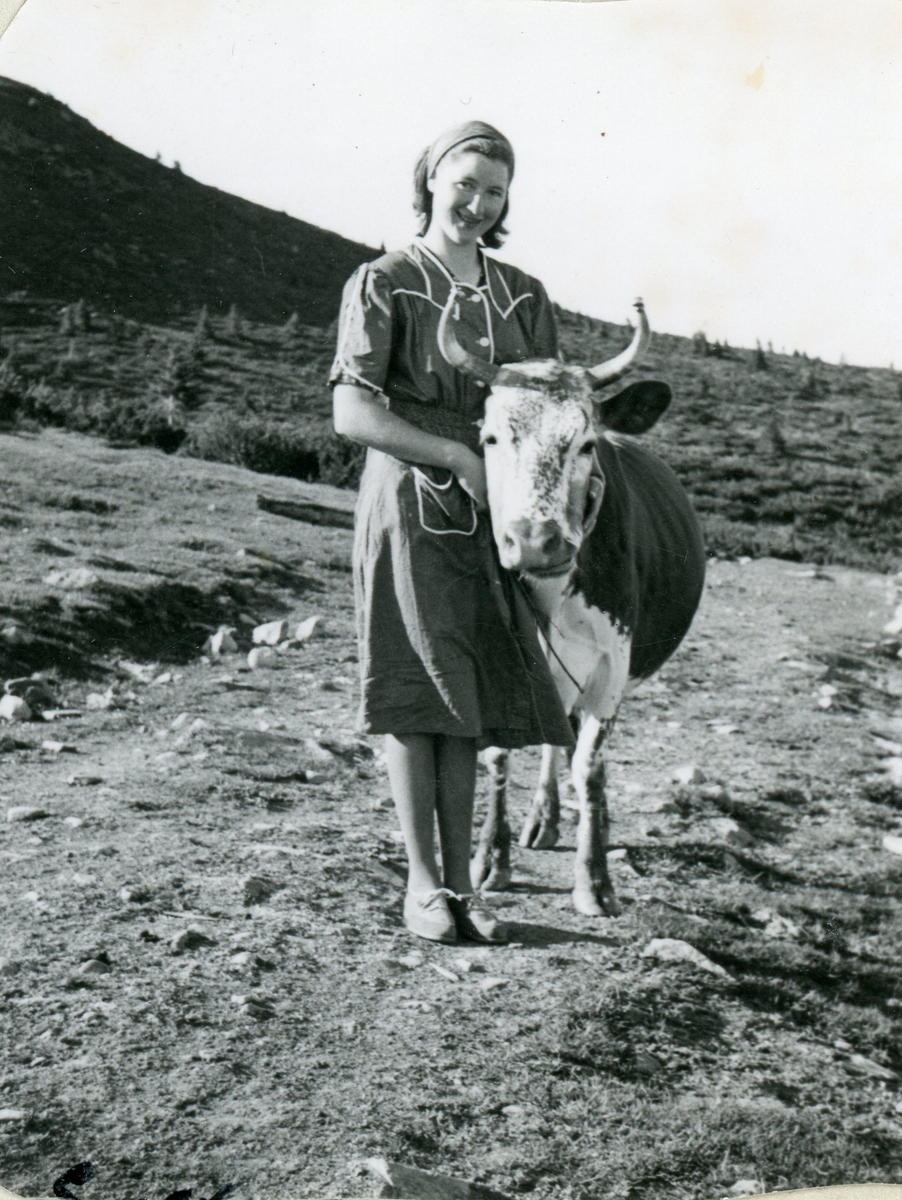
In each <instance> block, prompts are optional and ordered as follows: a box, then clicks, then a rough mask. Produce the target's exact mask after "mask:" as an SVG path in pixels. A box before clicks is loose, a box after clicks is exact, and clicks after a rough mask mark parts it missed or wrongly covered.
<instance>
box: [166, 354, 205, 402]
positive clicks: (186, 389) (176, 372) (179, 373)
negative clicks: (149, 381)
mask: <svg viewBox="0 0 902 1200" xmlns="http://www.w3.org/2000/svg"><path fill="white" fill-rule="evenodd" d="M202 384H203V354H202V352H201V349H200V346H199V344H198V342H197V340H196V339H193V340H192V341H191V342H190V344H189V345H188V346H187V347H181V346H173V347H172V349H171V350H170V351H169V356H168V358H167V359H166V365H165V367H164V368H163V372H162V374H161V376H160V379H159V383H158V388H159V393H160V395H161V396H162V397H164V398H165V397H171V398H172V399H173V400H174V401H176V402H177V403H178V404H182V405H184V407H185V408H188V409H194V408H198V407H199V406H200V404H201V403H202V401H203V396H202Z"/></svg>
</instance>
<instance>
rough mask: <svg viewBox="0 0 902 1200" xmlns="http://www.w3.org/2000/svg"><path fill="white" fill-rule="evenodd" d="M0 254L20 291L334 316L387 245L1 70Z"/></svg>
mask: <svg viewBox="0 0 902 1200" xmlns="http://www.w3.org/2000/svg"><path fill="white" fill-rule="evenodd" d="M0 177H2V179H3V193H4V205H3V207H4V219H3V222H2V225H0V262H2V264H3V266H4V267H5V268H6V270H5V271H4V278H7V277H8V278H9V282H10V283H12V282H13V277H14V281H15V282H14V286H15V288H16V290H17V291H25V292H27V293H28V294H29V295H32V296H38V297H46V298H51V297H52V298H53V299H54V300H58V301H60V302H71V301H76V300H79V299H85V300H86V301H87V302H88V303H90V304H92V305H95V306H96V307H98V308H102V309H105V310H107V311H109V312H114V313H117V314H119V315H121V316H126V317H130V318H133V319H137V320H142V321H155V322H166V321H171V320H173V319H174V318H177V317H179V316H184V315H185V314H187V313H189V312H191V311H196V310H197V309H199V308H200V307H202V306H203V305H206V306H207V307H208V309H210V311H211V312H217V311H226V310H227V309H228V308H230V307H231V306H232V305H233V304H234V305H237V306H238V308H239V309H240V310H241V311H242V313H244V314H245V315H246V316H248V317H250V318H251V319H254V320H260V321H277V320H283V321H284V320H286V319H287V318H288V317H289V316H290V315H291V314H292V313H293V312H297V313H298V316H299V318H300V319H301V320H302V321H303V322H304V323H306V324H311V325H327V324H328V323H329V322H330V321H331V320H332V319H333V317H334V315H335V312H336V310H337V307H338V302H339V298H340V295H341V288H342V286H343V284H344V281H345V280H346V279H347V277H348V275H350V273H351V272H352V271H353V270H354V268H355V267H356V266H357V265H358V264H359V263H361V262H363V261H365V260H367V259H371V258H374V257H375V256H376V255H377V254H378V253H379V251H377V250H374V249H373V248H371V247H369V246H365V245H363V244H361V243H357V242H352V241H350V240H349V239H347V238H344V237H342V236H341V235H340V234H337V233H333V232H332V231H330V230H325V229H320V228H319V227H318V226H315V225H311V224H309V223H308V222H306V221H301V220H299V219H298V218H296V217H290V216H288V215H287V214H285V213H277V212H275V211H274V210H272V209H269V208H266V207H264V206H263V205H259V204H255V203H254V202H253V201H250V200H245V199H243V198H242V197H239V196H234V195H232V194H230V193H228V192H225V191H222V190H221V189H219V188H216V187H212V186H210V185H209V184H204V183H200V182H198V181H197V180H195V179H192V178H191V177H190V176H188V175H186V174H184V173H183V172H182V171H181V170H180V169H178V168H177V167H167V166H164V165H163V164H162V163H160V162H156V161H154V160H153V159H150V158H148V157H146V156H145V155H143V154H141V153H140V152H139V151H137V150H132V149H130V148H129V147H128V146H124V145H123V144H122V143H121V142H118V141H116V139H115V138H112V137H110V135H109V134H106V133H103V132H101V131H100V130H99V129H97V128H96V127H95V126H94V125H92V124H91V122H90V121H88V120H87V119H86V118H85V117H82V116H79V115H78V114H77V113H75V112H73V111H72V110H71V109H70V108H69V107H68V106H67V105H65V104H63V103H62V102H61V101H59V100H56V99H55V98H53V97H52V96H50V95H48V94H47V93H45V92H41V91H38V89H36V88H34V87H31V86H30V85H28V84H24V83H20V82H18V81H17V80H13V79H9V78H7V77H5V76H0Z"/></svg>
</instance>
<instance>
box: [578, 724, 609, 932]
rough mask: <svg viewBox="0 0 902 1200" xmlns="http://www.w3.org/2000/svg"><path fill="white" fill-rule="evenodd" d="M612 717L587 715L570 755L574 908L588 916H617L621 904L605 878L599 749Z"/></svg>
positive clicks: (602, 772) (604, 803)
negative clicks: (575, 823)
mask: <svg viewBox="0 0 902 1200" xmlns="http://www.w3.org/2000/svg"><path fill="white" fill-rule="evenodd" d="M613 724H614V719H613V717H610V718H605V719H602V718H599V717H593V716H586V717H585V719H584V721H583V727H582V729H581V730H580V735H579V741H578V742H577V744H576V752H575V753H574V755H573V785H574V787H575V788H576V794H577V796H578V797H579V827H578V829H577V833H576V879H575V884H574V888H573V906H574V908H575V909H576V911H577V912H580V913H583V914H584V915H585V916H587V917H603V916H609V917H616V916H617V915H618V914H619V913H620V911H621V910H620V905H619V904H618V903H617V898H616V896H615V895H614V888H613V886H612V884H611V878H610V876H609V875H608V805H607V799H606V797H605V766H604V757H603V754H602V749H603V745H604V741H605V738H606V737H607V735H608V734H609V733H610V731H611V727H612V726H613Z"/></svg>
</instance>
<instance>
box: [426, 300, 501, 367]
mask: <svg viewBox="0 0 902 1200" xmlns="http://www.w3.org/2000/svg"><path fill="white" fill-rule="evenodd" d="M457 297H458V292H457V290H456V289H452V292H451V295H450V296H449V297H448V302H447V304H446V305H445V307H444V308H443V309H442V318H441V320H440V321H439V323H438V348H439V350H441V352H442V356H443V357H444V359H445V360H446V361H447V362H449V363H450V364H451V366H452V367H456V368H457V369H458V371H461V372H462V373H463V374H464V375H472V376H473V378H474V379H481V380H482V382H483V383H487V384H488V385H489V386H491V385H492V384H493V383H494V382H495V380H496V378H497V376H498V372H499V370H500V367H498V366H496V365H495V363H493V362H486V360H485V359H484V358H477V357H476V355H475V354H471V353H470V352H469V350H464V348H463V346H462V345H461V344H460V342H459V341H458V340H457V337H456V336H455V334H454V332H453V330H452V329H451V312H452V310H453V308H454V305H455V302H456V301H457Z"/></svg>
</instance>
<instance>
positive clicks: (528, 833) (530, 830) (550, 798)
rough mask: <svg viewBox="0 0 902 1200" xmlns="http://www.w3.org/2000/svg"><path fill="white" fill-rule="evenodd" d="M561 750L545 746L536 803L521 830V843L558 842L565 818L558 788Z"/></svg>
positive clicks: (546, 845) (545, 845) (540, 846)
mask: <svg viewBox="0 0 902 1200" xmlns="http://www.w3.org/2000/svg"><path fill="white" fill-rule="evenodd" d="M560 757H561V752H560V749H559V748H558V747H557V746H543V747H542V766H541V770H540V772H539V783H538V787H537V788H536V794H535V796H534V797H533V801H532V807H531V808H530V810H529V813H528V815H527V817H526V820H525V821H524V823H523V828H522V829H521V831H520V845H521V846H528V847H530V848H531V849H533V850H550V849H551V847H552V846H556V845H557V839H558V834H559V832H560V829H559V826H560V820H561V797H560V793H559V792H558V767H559V763H560Z"/></svg>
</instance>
